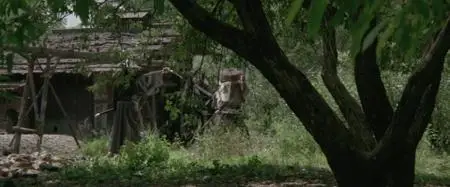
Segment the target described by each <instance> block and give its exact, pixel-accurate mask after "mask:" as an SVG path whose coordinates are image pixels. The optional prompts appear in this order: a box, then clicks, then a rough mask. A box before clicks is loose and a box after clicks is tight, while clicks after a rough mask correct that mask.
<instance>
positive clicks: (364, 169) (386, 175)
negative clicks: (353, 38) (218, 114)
mask: <svg viewBox="0 0 450 187" xmlns="http://www.w3.org/2000/svg"><path fill="white" fill-rule="evenodd" d="M170 2H171V3H172V4H173V5H174V7H175V8H176V9H177V10H178V11H179V12H180V13H181V14H182V15H183V16H184V17H185V18H186V19H187V20H188V22H189V23H190V24H191V25H192V26H193V27H194V28H195V29H197V30H199V31H201V32H203V33H204V34H206V35H207V36H208V37H210V38H211V39H213V40H215V41H217V42H219V43H220V44H222V45H223V46H225V47H227V48H229V49H231V50H233V51H234V52H235V53H236V54H238V55H239V56H241V57H243V58H245V59H246V60H248V61H249V62H250V63H252V64H253V65H254V66H255V67H256V68H257V69H258V70H259V71H260V72H261V73H262V74H263V76H264V77H265V78H266V79H267V80H268V81H269V82H270V83H271V84H272V85H273V86H274V87H275V89H276V90H277V91H278V93H279V94H280V96H281V97H282V98H283V99H284V100H285V101H286V103H287V104H288V106H289V107H290V109H291V110H292V111H293V112H294V113H295V114H296V116H297V117H298V118H299V119H300V121H301V122H302V124H303V125H304V126H305V128H306V129H307V130H308V132H309V133H310V134H311V135H312V136H313V138H314V139H315V141H316V142H317V143H318V144H319V146H320V148H321V149H322V151H323V153H324V154H325V156H326V157H327V161H328V163H329V166H330V168H331V170H332V171H333V173H334V175H335V178H336V180H337V182H338V184H339V186H343V187H347V186H348V187H353V186H369V187H384V186H393V187H400V186H402V187H408V186H411V187H412V186H413V182H414V166H415V150H416V147H417V143H418V140H419V139H420V137H421V136H422V134H423V131H424V129H425V128H426V126H427V122H428V121H429V116H430V114H431V112H432V109H433V107H434V103H435V97H436V93H437V90H438V85H439V84H438V83H439V81H440V76H441V75H440V74H441V72H442V67H443V63H444V58H445V55H446V53H447V51H448V49H449V47H450V43H448V42H447V43H445V42H444V41H450V38H449V37H450V29H449V28H448V27H449V24H447V25H446V26H445V28H444V29H443V30H442V31H441V33H440V34H439V37H437V38H436V40H435V43H434V45H433V47H431V49H430V50H429V52H428V53H427V55H426V57H424V59H423V61H424V66H423V67H421V68H419V70H418V71H417V72H416V73H414V74H413V75H412V76H411V78H410V79H409V80H408V84H407V85H406V88H405V90H404V92H403V95H402V99H401V101H400V102H399V104H398V107H397V109H396V111H395V112H394V113H393V115H392V118H390V117H389V115H388V117H387V118H389V120H388V119H387V118H383V119H377V116H378V117H380V115H381V113H382V112H386V111H383V110H384V109H385V108H387V109H389V108H390V107H391V106H390V103H389V102H388V101H387V99H386V98H387V97H386V98H384V96H383V94H386V93H385V91H383V90H384V85H383V83H382V81H381V77H380V75H379V70H378V66H377V65H376V54H375V51H374V49H372V48H371V47H373V48H375V47H376V44H373V45H372V46H370V47H369V49H368V50H366V51H364V53H360V54H359V57H358V58H357V60H356V61H357V62H356V64H355V66H358V68H355V77H358V78H356V79H358V80H357V81H358V82H359V83H357V84H359V86H360V88H358V89H359V90H361V93H359V95H360V98H361V100H362V102H364V103H363V110H364V112H365V114H366V117H367V116H370V119H368V120H367V121H368V122H369V123H371V125H372V126H373V128H371V130H373V131H377V133H378V134H377V138H378V139H379V143H378V144H377V145H376V147H375V149H374V150H373V151H372V152H371V153H366V152H364V151H363V150H360V149H358V146H357V145H358V141H359V139H358V138H357V137H355V135H354V134H353V133H351V132H350V131H349V130H348V129H347V128H346V127H345V126H344V123H343V122H342V121H340V119H339V118H338V117H337V115H336V114H335V113H334V112H333V110H332V109H331V108H330V107H329V105H328V104H327V103H326V102H325V100H324V99H323V97H322V96H321V95H320V94H319V93H318V92H317V90H316V89H315V88H314V87H313V86H312V84H311V82H310V81H309V80H308V79H307V78H306V76H305V74H303V73H302V72H301V71H299V70H298V69H297V68H296V67H295V66H294V65H293V64H291V63H290V62H289V60H288V58H287V57H286V55H285V54H284V52H283V51H282V50H281V48H280V47H279V45H278V44H277V41H276V39H275V37H274V36H273V35H272V31H271V28H270V26H269V24H268V22H267V20H266V17H265V15H264V12H263V9H262V7H261V2H260V1H250V0H241V1H235V0H230V2H231V3H232V4H233V5H234V7H235V8H236V11H237V13H238V15H239V18H240V20H241V22H242V25H243V27H244V30H241V29H237V28H236V27H233V26H230V25H228V24H225V23H222V22H220V21H218V20H217V19H215V18H213V17H212V16H211V15H209V13H208V11H206V10H205V9H203V8H202V7H200V6H199V5H198V4H197V3H195V2H194V1H182V0H170ZM449 20H450V18H449ZM375 43H376V42H375ZM363 57H364V58H363ZM370 71H375V72H370ZM372 83H373V84H376V85H375V87H376V88H374V89H371V88H370V86H371V84H372ZM363 86H364V87H363ZM379 93H381V94H382V95H381V96H379V95H376V94H379ZM366 96H367V98H372V99H374V100H376V101H380V102H382V103H375V104H373V105H371V103H372V102H374V101H370V100H369V99H367V98H365V97H366ZM363 100H364V101H363ZM387 112H389V111H387ZM383 120H384V121H386V122H387V125H386V124H381V125H380V123H381V122H380V121H383ZM361 125H362V124H361ZM386 126H388V127H386ZM386 128H387V130H385V129H386ZM380 129H381V130H380ZM381 132H385V133H381Z"/></svg>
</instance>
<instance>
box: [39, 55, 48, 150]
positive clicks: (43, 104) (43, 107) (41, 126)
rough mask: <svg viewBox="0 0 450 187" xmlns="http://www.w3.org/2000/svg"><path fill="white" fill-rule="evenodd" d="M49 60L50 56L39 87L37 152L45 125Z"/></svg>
mask: <svg viewBox="0 0 450 187" xmlns="http://www.w3.org/2000/svg"><path fill="white" fill-rule="evenodd" d="M50 60H51V58H48V59H47V62H46V67H45V71H44V74H43V77H44V82H43V84H42V88H41V90H42V96H41V109H40V111H39V114H40V116H39V121H40V124H38V126H37V134H38V136H39V140H38V142H37V150H38V152H39V153H40V152H41V145H42V139H43V136H44V126H45V123H46V121H45V120H46V119H45V117H46V114H47V100H48V84H49V82H50V77H51V74H50V73H51V72H50Z"/></svg>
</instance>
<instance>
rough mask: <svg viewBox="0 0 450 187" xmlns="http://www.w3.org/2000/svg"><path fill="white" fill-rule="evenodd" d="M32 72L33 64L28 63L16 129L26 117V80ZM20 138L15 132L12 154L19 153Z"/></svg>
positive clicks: (27, 93) (27, 89)
mask: <svg viewBox="0 0 450 187" xmlns="http://www.w3.org/2000/svg"><path fill="white" fill-rule="evenodd" d="M33 70H34V63H28V73H27V77H26V82H25V86H24V89H23V93H22V98H21V99H20V102H21V104H20V112H19V119H18V120H17V127H19V128H20V127H22V125H23V121H24V118H25V117H26V111H25V110H26V108H27V105H28V96H29V95H30V89H29V85H28V82H29V81H28V80H29V79H30V77H31V76H33ZM21 138H22V134H21V132H20V131H16V132H15V135H14V148H13V152H14V153H19V152H20V141H21Z"/></svg>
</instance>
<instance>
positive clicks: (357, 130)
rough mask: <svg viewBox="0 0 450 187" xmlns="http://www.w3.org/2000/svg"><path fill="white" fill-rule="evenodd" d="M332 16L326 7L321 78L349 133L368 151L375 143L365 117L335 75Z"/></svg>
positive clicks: (334, 33)
mask: <svg viewBox="0 0 450 187" xmlns="http://www.w3.org/2000/svg"><path fill="white" fill-rule="evenodd" d="M333 14H334V10H333V8H331V7H328V8H327V11H326V12H325V16H324V19H323V20H322V29H323V32H322V44H323V58H324V59H323V65H322V74H321V77H322V80H323V82H324V83H325V86H326V87H327V89H328V91H329V92H330V93H331V95H332V96H333V98H334V100H335V101H336V103H337V105H338V106H339V110H340V111H341V112H342V114H343V116H344V118H345V119H346V121H347V122H348V125H349V127H350V131H351V132H352V133H353V135H354V136H355V137H356V138H358V139H359V142H360V144H361V146H362V148H363V150H367V151H369V150H372V149H373V148H374V147H375V144H376V141H375V139H374V138H373V134H372V132H371V130H370V129H369V128H368V125H367V124H366V121H365V115H364V113H363V110H362V109H361V106H360V105H359V104H358V102H357V101H356V99H355V98H354V97H353V96H352V95H351V94H350V92H349V91H348V90H347V88H346V87H345V85H344V84H343V83H342V81H341V79H340V78H339V76H338V73H337V64H338V58H337V56H338V55H337V49H336V30H335V28H334V27H333V26H332V25H330V23H329V20H330V19H331V17H332V15H333Z"/></svg>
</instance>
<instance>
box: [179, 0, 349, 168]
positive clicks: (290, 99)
mask: <svg viewBox="0 0 450 187" xmlns="http://www.w3.org/2000/svg"><path fill="white" fill-rule="evenodd" d="M243 1H244V2H242V4H241V3H239V2H234V3H235V6H236V9H238V10H239V11H243V10H248V12H247V13H245V14H244V13H243V12H241V15H240V16H241V17H244V18H242V19H243V20H245V21H243V20H241V21H243V22H246V23H245V24H248V26H254V25H257V24H259V25H261V27H258V28H256V27H253V28H254V29H255V30H254V31H255V32H257V33H258V34H255V33H251V32H248V31H241V30H238V29H236V28H234V27H231V26H229V25H226V24H225V23H221V22H219V21H218V20H216V19H214V18H212V17H211V16H210V15H209V14H208V13H207V12H206V11H205V10H204V9H203V8H201V7H200V6H199V5H198V4H196V3H195V2H193V1H189V0H170V2H171V3H172V4H173V5H174V6H175V8H176V9H178V11H179V12H180V13H181V14H182V15H183V16H184V17H185V18H186V19H188V21H189V23H190V24H191V25H192V26H193V27H194V28H195V29H197V30H199V31H201V32H203V33H205V34H206V35H208V36H209V37H210V38H212V39H213V40H215V41H217V42H219V43H220V44H222V45H223V46H225V47H227V48H229V49H231V50H233V51H234V52H236V53H237V54H238V55H239V56H241V57H244V58H245V59H246V60H248V61H249V62H250V63H251V64H253V65H254V66H255V67H256V68H257V69H258V70H260V71H261V73H262V74H263V75H264V77H265V78H266V79H267V80H269V82H270V83H271V84H272V85H273V86H274V87H275V89H276V90H277V91H278V93H279V94H280V96H281V97H282V98H283V99H284V100H285V101H286V103H287V104H288V106H289V107H290V108H291V109H292V111H293V112H294V113H295V114H296V115H297V117H298V118H299V119H300V120H301V121H302V123H303V125H304V126H305V127H306V129H307V130H308V131H309V132H310V133H311V135H313V137H314V139H315V140H316V142H317V143H318V144H319V145H320V147H321V148H322V150H323V152H324V153H325V154H326V155H327V156H329V158H333V159H338V160H339V161H341V162H339V161H338V162H334V163H342V162H346V161H349V160H348V159H353V158H355V157H356V156H355V155H356V151H355V150H357V149H356V148H355V147H354V145H355V144H356V142H357V140H355V139H354V137H353V136H352V135H351V133H350V132H349V131H348V130H347V129H346V128H345V126H344V124H343V123H342V121H340V120H339V118H338V117H337V115H336V114H335V113H334V111H333V110H332V109H331V108H330V107H329V105H328V104H327V102H326V101H325V100H324V98H323V97H322V96H321V95H320V94H319V93H318V92H317V90H316V89H315V88H314V86H313V85H312V84H311V82H310V81H309V80H308V79H307V77H306V75H305V74H303V73H302V72H301V71H299V70H298V69H297V68H296V67H295V66H294V65H293V64H291V63H290V62H289V60H288V58H287V57H286V55H285V54H284V52H283V51H282V50H281V48H280V46H279V45H278V43H277V42H276V40H275V37H274V36H273V34H272V33H271V30H270V29H268V27H266V26H265V25H269V24H268V23H267V19H266V17H265V14H264V11H263V10H262V7H261V2H260V1H256V0H252V1H249V0H243ZM263 22H264V23H263ZM246 27H247V26H246ZM342 155H351V156H355V157H352V158H350V157H342ZM331 167H334V166H331Z"/></svg>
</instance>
